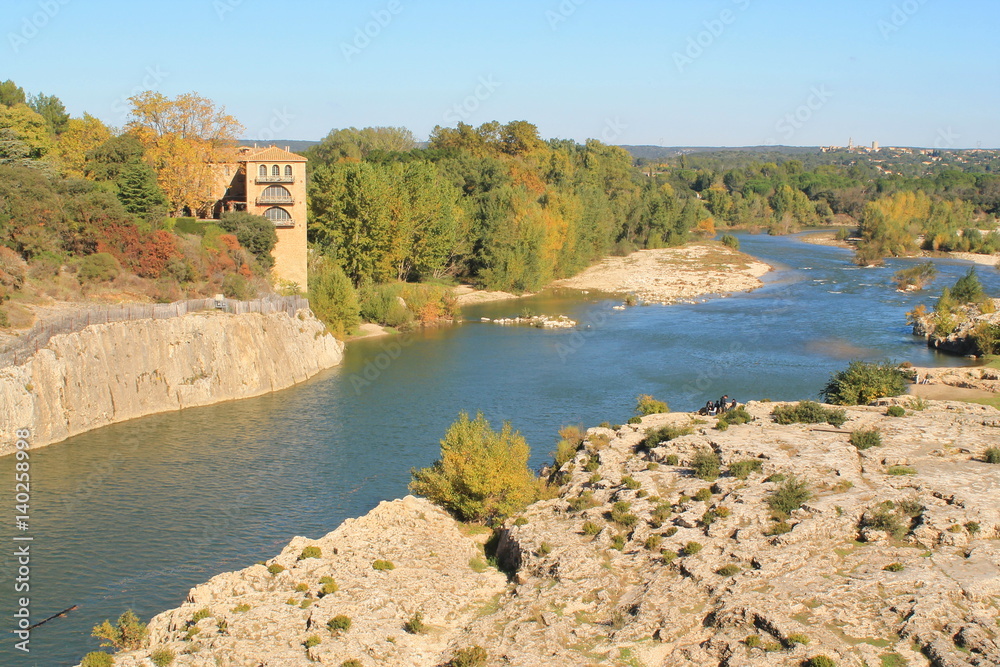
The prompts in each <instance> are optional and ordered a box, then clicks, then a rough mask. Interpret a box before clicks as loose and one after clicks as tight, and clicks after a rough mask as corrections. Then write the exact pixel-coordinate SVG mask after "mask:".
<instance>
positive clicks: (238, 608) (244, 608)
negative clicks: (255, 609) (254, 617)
mask: <svg viewBox="0 0 1000 667" xmlns="http://www.w3.org/2000/svg"><path fill="white" fill-rule="evenodd" d="M251 608H252V607H251V606H250V605H248V604H247V603H245V602H242V603H240V604H238V605H236V606H235V607H233V613H236V614H242V613H243V612H246V611H250V609H251Z"/></svg>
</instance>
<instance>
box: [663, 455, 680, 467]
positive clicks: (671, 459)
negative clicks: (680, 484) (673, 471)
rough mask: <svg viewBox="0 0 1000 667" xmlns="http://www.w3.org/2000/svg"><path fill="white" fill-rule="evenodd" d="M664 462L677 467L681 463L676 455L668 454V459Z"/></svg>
mask: <svg viewBox="0 0 1000 667" xmlns="http://www.w3.org/2000/svg"><path fill="white" fill-rule="evenodd" d="M663 462H664V463H665V464H667V465H668V466H675V465H677V464H679V463H680V459H678V458H677V455H676V454H667V458H666V459H664V460H663Z"/></svg>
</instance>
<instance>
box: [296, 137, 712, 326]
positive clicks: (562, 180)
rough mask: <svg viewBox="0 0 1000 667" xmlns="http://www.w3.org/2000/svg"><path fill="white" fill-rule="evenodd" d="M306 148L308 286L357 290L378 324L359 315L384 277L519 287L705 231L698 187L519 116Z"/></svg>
mask: <svg viewBox="0 0 1000 667" xmlns="http://www.w3.org/2000/svg"><path fill="white" fill-rule="evenodd" d="M307 156H308V157H309V168H310V173H311V176H310V183H309V200H310V212H311V219H310V235H311V240H312V241H313V242H314V243H315V244H316V247H317V249H318V250H319V252H320V253H321V255H322V257H323V258H324V263H323V265H322V266H317V267H316V269H317V270H316V271H313V276H314V278H315V281H316V283H317V284H318V283H320V282H324V283H326V284H328V286H329V287H328V288H327V290H326V292H327V293H328V294H329V299H330V300H334V301H336V300H340V301H342V300H343V298H344V297H343V294H344V292H345V290H347V289H348V288H349V287H350V286H353V288H355V289H357V290H358V291H359V293H360V294H362V298H361V302H362V303H361V304H360V308H361V310H362V314H363V315H365V316H366V317H367V318H369V319H374V320H376V321H382V322H383V323H388V324H394V322H391V321H387V320H386V319H384V318H380V317H378V313H376V312H365V305H364V302H365V301H366V299H365V298H364V297H363V295H364V294H371V293H373V291H374V292H377V291H378V290H373V286H375V285H378V284H380V283H381V284H384V283H394V282H396V283H397V284H398V282H397V281H440V280H442V279H460V280H465V281H470V282H473V283H475V284H477V285H479V286H481V287H485V288H488V289H498V290H508V291H513V292H518V293H519V292H524V291H531V290H536V289H539V288H540V287H542V286H543V285H545V284H546V283H548V282H549V281H551V280H552V279H554V278H559V277H563V276H568V275H571V274H573V273H576V272H578V271H580V270H581V269H583V268H585V267H586V266H588V265H589V264H590V263H592V262H593V261H594V260H596V259H598V258H600V257H602V256H605V255H608V254H626V253H628V252H631V251H633V250H635V249H637V248H657V247H664V246H670V245H680V244H682V243H685V242H686V241H688V240H689V238H690V236H691V234H692V233H693V232H703V233H705V234H707V235H714V233H715V232H714V228H713V227H712V222H711V214H710V213H709V211H708V209H707V208H706V206H705V203H704V202H703V201H702V200H701V199H700V198H699V197H698V195H697V193H695V192H692V191H690V190H685V192H683V193H680V194H678V193H677V192H676V191H675V190H674V188H673V187H672V186H671V185H670V184H669V183H667V182H665V181H664V180H663V179H660V178H653V179H651V178H647V177H646V176H644V175H643V174H642V172H640V171H639V170H638V169H636V168H635V167H634V166H633V163H632V158H631V156H629V154H628V153H627V152H626V151H624V150H623V149H621V148H618V147H615V146H608V145H606V144H603V143H601V142H599V141H596V140H589V141H587V142H586V143H585V144H582V145H581V144H577V143H576V142H573V141H565V140H549V141H545V140H543V139H542V138H540V137H539V136H538V131H537V129H536V128H535V126H534V125H532V124H531V123H528V122H525V121H514V122H511V123H507V124H505V125H501V124H500V123H496V122H492V123H485V124H483V125H481V126H479V127H472V126H470V125H465V124H461V123H460V124H459V125H458V126H457V127H455V128H442V127H438V128H436V129H435V130H434V132H433V134H432V136H431V139H430V143H429V145H428V146H427V147H426V148H415V142H414V140H413V137H412V135H411V134H410V133H409V131H407V130H405V129H401V128H365V129H363V130H356V129H353V128H351V129H348V130H335V131H333V132H331V133H330V134H329V136H327V137H326V138H325V139H324V140H323V141H322V142H321V143H320V144H319V145H317V146H315V147H313V148H311V149H310V150H309V151H308V152H307ZM329 272H333V273H336V274H337V276H335V277H330V276H327V275H326V273H329ZM341 272H342V273H343V276H344V277H343V278H342V277H340V275H339V274H340V273H341ZM334 286H336V292H334V291H333V289H334ZM396 289H398V288H396ZM312 291H313V294H314V295H316V294H317V290H316V289H313V290H312ZM320 308H321V309H322V305H321V306H320ZM351 321H353V320H351Z"/></svg>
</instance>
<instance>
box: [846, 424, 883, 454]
mask: <svg viewBox="0 0 1000 667" xmlns="http://www.w3.org/2000/svg"><path fill="white" fill-rule="evenodd" d="M851 444H852V445H854V446H855V447H857V448H858V449H862V450H864V449H871V448H872V447H881V446H882V434H881V433H880V432H879V430H878V429H877V428H873V429H870V430H858V431H854V432H853V433H851Z"/></svg>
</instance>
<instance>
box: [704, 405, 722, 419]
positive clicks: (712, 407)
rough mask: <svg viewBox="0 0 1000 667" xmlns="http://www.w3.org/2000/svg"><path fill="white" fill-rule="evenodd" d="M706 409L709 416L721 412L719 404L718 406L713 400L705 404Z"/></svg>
mask: <svg viewBox="0 0 1000 667" xmlns="http://www.w3.org/2000/svg"><path fill="white" fill-rule="evenodd" d="M705 410H706V412H707V413H708V416H709V417H714V416H715V415H717V414H718V413H719V406H717V405H716V404H715V403H713V402H712V401H709V402H708V403H706V404H705Z"/></svg>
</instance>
